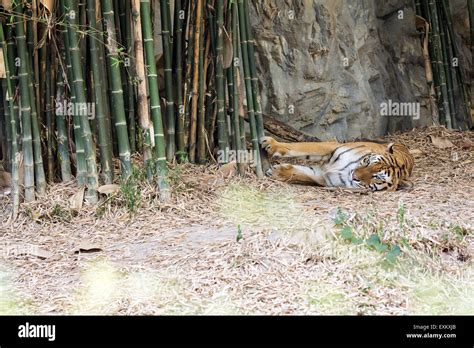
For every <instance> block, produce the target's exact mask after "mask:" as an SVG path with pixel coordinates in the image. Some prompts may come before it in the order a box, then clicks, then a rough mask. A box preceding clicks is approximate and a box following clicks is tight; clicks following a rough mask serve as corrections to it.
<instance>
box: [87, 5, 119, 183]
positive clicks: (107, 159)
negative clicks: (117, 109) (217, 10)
mask: <svg viewBox="0 0 474 348" xmlns="http://www.w3.org/2000/svg"><path fill="white" fill-rule="evenodd" d="M95 5H96V4H95V1H94V0H87V17H88V22H89V26H90V27H91V29H92V30H91V33H90V35H89V45H90V50H89V52H90V58H91V65H92V66H91V68H92V75H93V80H94V86H93V90H94V96H95V115H96V118H97V123H98V136H99V149H100V164H101V171H102V175H103V178H104V182H105V184H111V183H112V182H113V180H114V164H113V162H112V155H113V153H112V144H111V136H110V134H109V129H110V125H109V124H108V122H107V118H106V105H105V104H106V103H107V99H106V98H104V93H103V91H104V88H103V84H105V83H106V81H104V80H103V76H104V72H103V71H101V70H104V68H103V65H101V61H100V57H99V55H100V52H99V45H101V43H102V39H103V37H102V33H101V31H100V27H99V25H98V23H97V13H96V9H95Z"/></svg>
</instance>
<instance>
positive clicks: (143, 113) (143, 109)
mask: <svg viewBox="0 0 474 348" xmlns="http://www.w3.org/2000/svg"><path fill="white" fill-rule="evenodd" d="M131 13H132V16H133V38H134V45H135V47H134V48H135V50H134V51H135V72H136V75H137V79H138V93H137V105H138V110H137V111H138V119H139V124H140V127H141V129H142V131H143V157H144V160H145V167H146V170H147V175H148V179H149V180H151V179H152V176H153V174H152V171H151V169H152V168H153V166H152V154H151V140H150V127H151V122H150V113H149V108H148V98H147V96H148V95H147V89H146V76H145V63H144V61H143V59H144V53H143V39H142V22H141V18H140V0H132V9H131Z"/></svg>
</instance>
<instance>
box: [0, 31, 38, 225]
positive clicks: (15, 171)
mask: <svg viewBox="0 0 474 348" xmlns="http://www.w3.org/2000/svg"><path fill="white" fill-rule="evenodd" d="M0 43H1V45H2V49H3V56H4V58H5V59H8V58H7V57H9V54H8V45H7V43H6V41H5V36H4V33H3V24H2V23H0ZM9 63H11V62H6V64H5V74H6V85H7V90H6V101H7V106H8V107H7V108H6V109H7V110H8V111H7V112H8V113H9V115H10V124H9V125H6V127H9V128H10V132H11V134H12V135H13V136H12V139H11V143H10V146H11V175H12V192H11V194H12V201H13V211H12V216H13V220H15V219H16V217H17V215H18V208H19V206H20V178H19V166H20V157H21V154H20V152H19V149H18V144H17V139H16V136H15V134H16V129H17V125H16V117H15V115H14V112H15V109H14V103H13V87H12V85H13V80H12V79H11V78H10V66H11V64H9ZM33 195H34V192H33Z"/></svg>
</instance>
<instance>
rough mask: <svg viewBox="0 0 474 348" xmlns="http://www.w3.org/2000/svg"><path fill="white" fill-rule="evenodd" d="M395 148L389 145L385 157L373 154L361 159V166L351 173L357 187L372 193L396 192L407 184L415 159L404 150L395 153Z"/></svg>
mask: <svg viewBox="0 0 474 348" xmlns="http://www.w3.org/2000/svg"><path fill="white" fill-rule="evenodd" d="M393 146H394V144H389V145H388V147H387V151H386V153H385V154H383V155H382V154H377V153H371V154H368V155H366V156H364V157H363V158H362V159H361V161H360V163H359V166H358V167H357V168H356V169H355V170H353V171H352V173H351V176H352V182H353V183H354V185H355V186H356V187H360V188H367V189H370V190H372V191H381V190H385V189H387V190H391V191H392V190H393V191H394V190H396V189H397V188H398V187H399V185H401V184H404V183H405V181H406V180H405V179H408V177H409V176H410V174H411V168H412V166H413V162H412V159H413V157H411V155H410V154H409V153H408V152H407V153H405V151H403V150H404V149H403V148H402V151H401V152H399V151H397V152H396V153H394V150H393ZM397 146H399V145H398V144H397ZM401 146H403V145H401ZM407 151H408V150H407ZM406 183H407V184H408V183H409V182H408V181H406Z"/></svg>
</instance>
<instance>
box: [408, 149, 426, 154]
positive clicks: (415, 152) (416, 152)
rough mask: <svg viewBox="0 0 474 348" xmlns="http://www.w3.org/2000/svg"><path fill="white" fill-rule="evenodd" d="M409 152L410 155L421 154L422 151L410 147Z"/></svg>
mask: <svg viewBox="0 0 474 348" xmlns="http://www.w3.org/2000/svg"><path fill="white" fill-rule="evenodd" d="M410 153H411V154H412V155H422V154H423V151H421V150H420V149H412V150H410Z"/></svg>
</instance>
